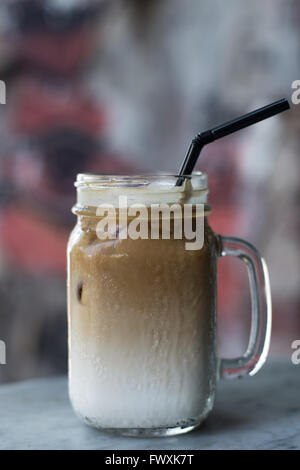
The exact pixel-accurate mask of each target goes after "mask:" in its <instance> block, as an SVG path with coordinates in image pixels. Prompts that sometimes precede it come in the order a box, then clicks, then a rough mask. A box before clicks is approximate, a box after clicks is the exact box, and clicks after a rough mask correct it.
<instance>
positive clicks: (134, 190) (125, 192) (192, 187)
mask: <svg viewBox="0 0 300 470" xmlns="http://www.w3.org/2000/svg"><path fill="white" fill-rule="evenodd" d="M176 179H177V176H176V175H164V174H162V175H160V174H158V175H151V176H148V175H146V176H113V175H94V174H79V175H77V180H76V183H75V186H76V187H77V204H78V205H79V206H94V207H97V206H98V205H99V204H105V203H107V204H112V205H114V206H118V204H119V197H120V196H126V197H127V203H128V205H130V204H143V205H146V206H149V205H151V204H162V203H166V204H174V203H179V204H196V203H198V204H199V203H206V202H207V194H208V188H207V177H206V175H205V174H204V173H201V172H197V173H194V174H193V175H192V177H191V178H186V179H185V180H184V183H183V184H182V185H181V186H175V183H176Z"/></svg>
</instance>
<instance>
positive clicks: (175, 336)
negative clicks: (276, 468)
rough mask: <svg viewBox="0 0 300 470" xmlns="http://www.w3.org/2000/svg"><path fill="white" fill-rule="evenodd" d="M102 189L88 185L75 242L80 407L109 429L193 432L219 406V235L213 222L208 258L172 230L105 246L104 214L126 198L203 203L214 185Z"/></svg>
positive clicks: (73, 307)
mask: <svg viewBox="0 0 300 470" xmlns="http://www.w3.org/2000/svg"><path fill="white" fill-rule="evenodd" d="M100 183H101V184H100ZM100 183H99V182H98V183H97V182H94V183H89V182H87V181H86V180H84V181H79V185H78V194H79V201H78V203H77V206H76V207H75V212H76V213H77V214H78V218H79V221H78V224H77V226H76V227H75V229H74V231H73V233H72V235H71V238H70V242H69V254H68V256H69V260H68V261H69V346H70V356H69V365H70V395H71V399H72V404H73V407H74V409H75V410H76V412H77V413H78V414H79V415H80V416H82V417H83V418H84V419H85V420H86V421H87V422H89V423H91V424H93V425H95V426H97V427H101V428H110V429H113V428H116V429H132V428H137V429H138V428H140V429H152V428H162V429H172V428H176V427H187V426H193V425H195V423H198V422H199V420H201V419H202V418H203V417H204V416H205V415H206V414H207V412H208V411H209V410H210V408H211V407H212V403H213V398H214V385H215V384H214V373H213V371H214V369H215V259H216V255H215V249H216V248H215V247H216V240H215V237H214V235H213V233H212V231H211V229H210V228H209V226H208V224H207V222H206V223H205V229H204V244H203V247H202V249H199V250H186V248H185V240H184V238H183V239H174V238H173V236H172V229H171V233H170V238H169V239H154V240H153V239H151V238H149V239H145V240H144V239H136V240H132V239H130V238H129V237H128V238H127V239H114V240H100V239H99V237H98V235H97V230H96V227H97V222H98V220H99V218H98V217H97V216H96V215H95V207H96V206H97V205H98V204H99V203H100V202H103V201H104V200H105V199H109V200H110V202H113V199H114V198H115V197H116V196H117V194H118V193H122V194H127V195H128V198H129V199H130V200H131V201H135V202H137V201H139V202H140V201H141V200H142V199H143V202H144V203H146V204H148V205H149V204H150V203H151V202H157V199H160V198H161V199H164V200H165V201H167V202H169V203H174V202H180V201H184V203H187V202H189V200H190V201H191V202H195V200H196V199H197V200H199V201H202V202H204V201H205V199H206V193H207V189H206V184H204V185H203V183H205V182H204V181H203V179H202V181H201V183H202V186H200V188H198V189H195V190H193V188H192V186H191V185H190V184H189V185H188V188H187V187H186V186H185V187H184V188H175V187H174V182H173V179H171V182H170V181H169V182H168V181H166V179H164V178H162V181H160V180H159V178H158V179H157V180H156V181H154V180H151V179H150V180H147V178H146V179H144V183H143V185H142V186H140V185H138V186H134V185H133V186H130V181H129V182H128V184H129V186H126V185H125V184H124V181H123V186H122V184H121V183H122V181H121V182H120V181H118V180H116V181H115V182H112V181H109V180H107V181H102V182H100ZM187 189H188V191H187ZM172 190H173V191H174V194H173V192H172ZM166 193H167V194H166ZM120 230H122V227H118V231H120Z"/></svg>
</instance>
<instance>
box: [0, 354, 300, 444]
mask: <svg viewBox="0 0 300 470" xmlns="http://www.w3.org/2000/svg"><path fill="white" fill-rule="evenodd" d="M0 448H1V449H110V450H122V449H127V450H133V449H155V450H160V449H163V450H170V449H187V450H188V449H298V448H300V365H299V366H296V365H293V364H292V363H291V361H288V360H286V361H279V362H278V361H276V362H274V361H273V362H272V361H270V362H267V364H266V365H265V366H264V368H263V369H262V370H261V371H260V372H259V373H258V374H257V375H256V376H254V377H249V378H245V379H242V380H228V381H220V382H219V383H218V390H217V399H216V403H215V408H214V411H213V412H212V414H211V415H210V417H209V418H208V419H207V420H206V422H205V423H204V424H203V425H202V427H201V428H200V429H199V430H197V431H194V432H191V433H189V434H185V435H181V436H176V437H166V438H152V439H141V438H129V437H115V436H111V435H108V434H105V433H103V432H100V431H98V430H96V429H93V428H89V427H87V426H85V425H84V424H82V423H81V422H80V421H79V420H78V418H77V417H76V416H75V415H74V414H73V411H72V409H71V406H70V403H69V400H68V393H67V379H66V378H65V377H59V378H50V379H41V380H30V381H25V382H19V383H14V384H4V385H1V386H0Z"/></svg>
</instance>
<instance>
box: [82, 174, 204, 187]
mask: <svg viewBox="0 0 300 470" xmlns="http://www.w3.org/2000/svg"><path fill="white" fill-rule="evenodd" d="M178 177H179V176H178V175H176V174H171V173H163V172H157V173H144V174H131V175H123V174H120V175H118V174H96V173H79V174H78V175H77V178H76V181H75V183H74V185H75V186H76V187H77V188H78V187H83V186H88V187H92V188H93V189H103V188H106V189H107V188H118V187H132V188H139V187H147V186H149V185H151V184H153V183H154V182H157V183H159V182H161V183H162V184H163V185H165V189H167V190H170V187H172V186H173V185H175V183H176V181H177V179H178ZM181 177H182V178H183V179H184V181H187V180H188V181H191V182H192V185H193V186H194V185H195V189H198V190H201V189H207V175H206V174H205V173H203V172H201V171H195V172H193V173H192V174H191V175H181ZM168 182H169V184H167V183H168ZM182 186H184V185H182ZM182 186H181V187H182ZM177 188H179V187H177ZM161 189H163V188H161Z"/></svg>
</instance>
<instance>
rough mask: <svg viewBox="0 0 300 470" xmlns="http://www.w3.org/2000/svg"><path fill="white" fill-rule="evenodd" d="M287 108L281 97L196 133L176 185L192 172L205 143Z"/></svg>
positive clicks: (286, 103)
mask: <svg viewBox="0 0 300 470" xmlns="http://www.w3.org/2000/svg"><path fill="white" fill-rule="evenodd" d="M288 109H290V105H289V102H288V100H286V99H285V98H283V99H282V100H279V101H275V103H272V104H269V105H267V106H264V107H263V108H260V109H257V110H256V111H252V112H251V113H248V114H245V115H244V116H240V117H238V118H237V119H234V120H233V121H229V122H226V123H225V124H221V125H220V126H217V127H215V128H213V129H211V130H209V131H205V132H201V134H198V135H196V137H195V138H194V139H193V140H192V142H191V145H190V147H189V149H188V152H187V154H186V157H185V159H184V161H183V163H182V165H181V168H180V170H179V173H178V179H177V181H176V186H181V184H182V183H183V181H184V176H185V175H191V174H192V171H193V169H194V167H195V165H196V162H197V160H198V157H199V155H200V152H201V150H202V149H203V147H204V146H205V145H207V144H209V143H210V142H213V141H214V140H218V139H221V138H222V137H225V136H226V135H229V134H233V133H234V132H236V131H239V130H241V129H244V128H245V127H248V126H251V125H252V124H256V123H257V122H260V121H263V120H264V119H267V118H269V117H272V116H275V115H276V114H279V113H282V112H283V111H286V110H288Z"/></svg>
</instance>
